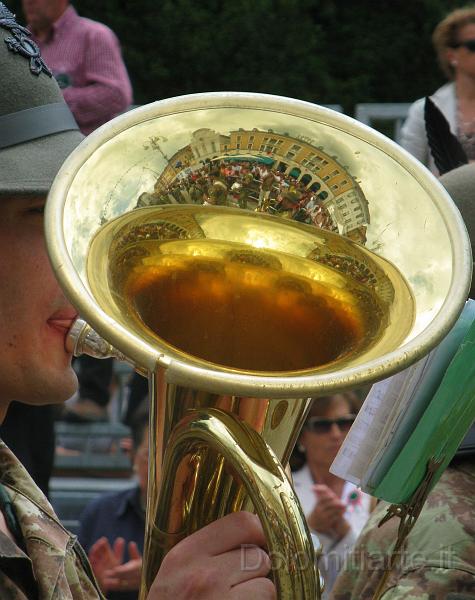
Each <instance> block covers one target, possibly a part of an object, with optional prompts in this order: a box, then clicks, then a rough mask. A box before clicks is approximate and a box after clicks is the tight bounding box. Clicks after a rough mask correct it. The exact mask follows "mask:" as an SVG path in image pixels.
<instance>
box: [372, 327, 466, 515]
mask: <svg viewBox="0 0 475 600" xmlns="http://www.w3.org/2000/svg"><path fill="white" fill-rule="evenodd" d="M474 419H475V322H472V325H471V326H470V328H469V330H468V332H467V333H466V335H465V337H464V339H463V341H462V344H461V345H460V347H459V349H458V350H457V352H456V354H455V356H454V358H453V359H452V361H451V362H450V364H449V366H448V368H447V370H446V372H445V375H444V377H443V379H442V382H441V383H440V385H439V387H438V389H437V391H436V393H435V395H434V396H433V398H432V400H431V401H430V403H429V405H428V406H427V408H426V410H425V411H424V413H423V415H422V416H421V418H420V420H419V422H418V423H417V425H416V426H415V429H414V430H413V432H412V434H411V435H410V436H409V439H408V440H407V442H406V443H405V444H404V446H403V447H402V449H401V450H400V452H399V454H398V455H397V457H396V458H395V460H394V462H393V463H392V465H391V466H390V467H389V469H388V471H387V472H386V475H385V476H384V477H383V478H382V480H381V481H380V483H379V485H377V486H376V487H375V489H374V491H373V492H372V494H373V495H374V496H376V497H377V498H381V499H383V500H386V501H387V502H391V503H393V504H401V503H405V502H408V501H409V500H410V499H411V497H412V495H413V494H414V492H415V491H416V489H417V488H418V486H419V485H420V483H421V482H422V480H423V479H424V475H425V473H426V468H427V464H428V462H429V460H430V459H431V458H435V459H436V460H441V461H442V464H441V467H440V468H439V469H438V471H437V473H436V475H435V477H434V478H433V480H432V483H431V487H433V486H434V485H435V484H436V482H437V481H438V479H439V478H440V475H441V474H442V472H443V471H444V469H445V467H446V466H447V465H448V464H449V462H450V461H451V459H452V458H453V456H454V455H455V453H456V451H457V448H458V447H459V445H460V443H461V441H462V440H463V438H464V436H465V434H466V433H467V431H468V430H469V428H470V427H471V425H472V423H473V421H474Z"/></svg>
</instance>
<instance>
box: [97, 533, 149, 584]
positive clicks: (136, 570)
mask: <svg viewBox="0 0 475 600" xmlns="http://www.w3.org/2000/svg"><path fill="white" fill-rule="evenodd" d="M124 550H125V540H124V538H120V537H119V538H117V539H116V540H115V541H114V543H113V545H112V547H111V545H110V544H109V542H108V540H107V538H105V537H102V538H100V539H98V540H97V542H96V543H95V544H93V545H92V546H91V549H90V551H89V561H90V563H91V567H92V570H93V571H94V575H95V576H96V579H97V581H98V583H99V586H100V588H101V590H102V591H103V592H104V593H107V592H110V591H125V590H138V589H139V588H140V581H141V575H142V556H141V554H140V552H139V549H138V547H137V544H136V543H135V542H129V544H128V551H129V557H130V560H129V561H128V562H126V563H124Z"/></svg>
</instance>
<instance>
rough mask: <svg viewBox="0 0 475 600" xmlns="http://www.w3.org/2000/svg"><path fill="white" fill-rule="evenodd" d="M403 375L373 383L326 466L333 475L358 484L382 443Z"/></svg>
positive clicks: (404, 374)
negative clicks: (342, 441) (346, 433)
mask: <svg viewBox="0 0 475 600" xmlns="http://www.w3.org/2000/svg"><path fill="white" fill-rule="evenodd" d="M406 376H407V373H406V372H404V371H403V372H402V373H398V374H397V375H394V376H393V377H390V378H389V379H385V380H384V381H381V382H379V383H377V384H376V385H373V387H372V388H371V390H370V392H369V394H368V395H367V396H366V399H365V401H364V402H363V406H362V407H361V409H360V411H359V413H358V416H357V417H356V420H355V422H354V424H353V426H352V427H351V429H350V431H349V433H348V435H347V436H346V438H345V441H344V443H343V445H342V447H341V448H340V450H339V452H338V454H337V455H336V457H335V460H334V461H333V463H332V465H331V467H330V471H331V472H332V473H333V474H334V475H337V476H338V477H341V478H342V479H345V480H346V481H351V482H352V483H354V484H355V485H360V483H361V479H362V478H363V476H364V474H365V471H366V468H367V466H368V464H369V463H370V461H371V460H372V458H373V456H374V455H375V454H376V453H377V452H378V450H379V448H380V447H381V445H382V443H383V442H384V440H383V439H382V434H383V431H384V429H385V427H386V425H387V422H388V418H389V416H390V414H391V412H392V411H393V410H394V409H395V407H396V404H397V401H398V396H399V392H400V389H401V386H402V385H403V383H404V380H405V378H406Z"/></svg>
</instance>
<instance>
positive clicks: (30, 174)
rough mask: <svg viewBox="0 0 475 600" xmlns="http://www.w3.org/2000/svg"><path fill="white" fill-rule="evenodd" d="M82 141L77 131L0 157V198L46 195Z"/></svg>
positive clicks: (31, 143) (17, 147)
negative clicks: (21, 195)
mask: <svg viewBox="0 0 475 600" xmlns="http://www.w3.org/2000/svg"><path fill="white" fill-rule="evenodd" d="M83 139H84V136H83V135H82V133H80V132H79V131H74V130H71V131H63V132H61V133H55V134H52V135H49V136H46V137H42V138H39V139H36V140H30V141H28V142H25V143H23V144H16V145H15V146H11V147H10V148H6V149H4V150H2V152H1V153H0V195H10V194H12V195H18V194H28V195H30V194H38V195H42V194H47V193H48V192H49V189H50V187H51V184H52V183H53V180H54V178H55V177H56V174H57V173H58V171H59V169H60V167H61V165H62V164H63V162H64V161H65V160H66V158H67V156H69V154H70V153H71V152H72V151H73V150H74V148H76V146H77V145H78V144H79V143H80V142H81V141H82V140H83Z"/></svg>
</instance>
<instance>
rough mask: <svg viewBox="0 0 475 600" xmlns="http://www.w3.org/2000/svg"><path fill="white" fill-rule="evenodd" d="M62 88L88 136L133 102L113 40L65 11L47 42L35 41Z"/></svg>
mask: <svg viewBox="0 0 475 600" xmlns="http://www.w3.org/2000/svg"><path fill="white" fill-rule="evenodd" d="M35 41H36V42H37V44H38V45H39V47H40V49H41V53H42V55H43V58H44V60H45V62H46V64H47V65H48V66H49V68H50V69H51V70H52V71H53V73H54V75H55V77H56V78H57V79H58V82H59V84H60V86H61V87H62V88H63V95H64V99H65V100H66V102H67V103H68V105H69V108H70V109H71V111H72V113H73V114H74V116H75V118H76V121H77V122H78V125H79V127H80V128H81V131H82V132H83V133H84V134H86V135H87V134H88V133H91V131H93V130H94V129H96V128H97V127H99V125H102V124H103V123H105V122H106V121H109V119H112V117H115V116H116V115H117V114H119V113H120V112H122V111H123V110H125V109H126V108H127V107H128V106H129V105H130V104H131V102H132V87H131V85H130V80H129V76H128V74H127V70H126V68H125V65H124V62H123V60H122V55H121V51H120V45H119V42H118V40H117V37H116V36H115V34H114V33H113V31H111V30H110V29H109V28H108V27H106V26H105V25H103V24H102V23H98V22H97V21H92V20H91V19H86V18H84V17H80V16H79V15H78V14H77V12H76V11H75V10H74V8H73V7H72V6H69V7H68V8H67V9H66V11H65V12H64V13H63V14H62V15H61V17H60V18H59V19H58V20H57V21H56V22H55V23H54V25H53V28H52V31H51V35H50V37H49V38H48V39H47V40H46V41H43V42H41V41H39V40H38V39H35Z"/></svg>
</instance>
